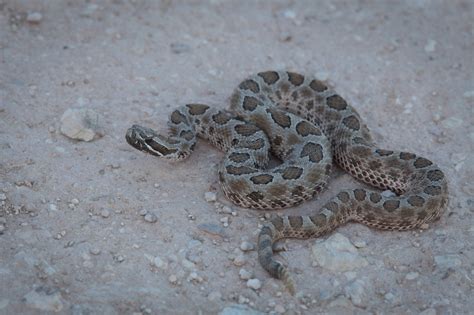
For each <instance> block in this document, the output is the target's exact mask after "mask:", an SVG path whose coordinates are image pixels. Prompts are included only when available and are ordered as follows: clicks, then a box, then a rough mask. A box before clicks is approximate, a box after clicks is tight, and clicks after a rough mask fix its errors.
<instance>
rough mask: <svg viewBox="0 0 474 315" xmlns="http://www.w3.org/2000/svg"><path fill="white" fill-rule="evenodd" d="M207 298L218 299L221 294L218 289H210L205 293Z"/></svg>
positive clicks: (220, 297)
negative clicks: (209, 291) (210, 290)
mask: <svg viewBox="0 0 474 315" xmlns="http://www.w3.org/2000/svg"><path fill="white" fill-rule="evenodd" d="M207 299H208V300H209V301H211V302H214V301H219V300H221V299H222V294H221V293H220V292H219V291H212V292H211V293H209V294H208V295H207Z"/></svg>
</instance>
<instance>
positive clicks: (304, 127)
mask: <svg viewBox="0 0 474 315" xmlns="http://www.w3.org/2000/svg"><path fill="white" fill-rule="evenodd" d="M296 131H297V132H298V134H300V135H302V136H303V137H306V136H307V135H316V136H320V135H321V131H320V130H319V129H318V128H317V127H316V126H315V125H313V124H312V123H309V122H307V121H304V120H303V121H300V122H299V123H298V124H297V125H296Z"/></svg>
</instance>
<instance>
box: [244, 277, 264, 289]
mask: <svg viewBox="0 0 474 315" xmlns="http://www.w3.org/2000/svg"><path fill="white" fill-rule="evenodd" d="M247 287H249V288H251V289H254V290H258V289H260V288H261V287H262V282H260V280H258V279H248V280H247Z"/></svg>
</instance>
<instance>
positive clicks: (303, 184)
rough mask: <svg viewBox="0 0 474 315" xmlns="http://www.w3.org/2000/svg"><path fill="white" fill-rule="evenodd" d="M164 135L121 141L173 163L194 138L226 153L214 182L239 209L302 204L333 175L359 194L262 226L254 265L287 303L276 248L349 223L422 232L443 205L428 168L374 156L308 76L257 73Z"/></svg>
mask: <svg viewBox="0 0 474 315" xmlns="http://www.w3.org/2000/svg"><path fill="white" fill-rule="evenodd" d="M168 127H169V132H168V134H166V135H163V134H160V133H158V132H156V131H155V130H153V129H151V128H148V127H144V126H140V125H133V126H132V127H130V128H129V129H128V130H127V132H126V136H125V138H126V141H127V142H128V143H129V144H130V145H131V146H133V147H134V148H136V149H138V150H140V151H143V152H146V153H149V154H152V155H154V156H158V157H161V158H165V159H169V160H172V161H179V160H183V159H186V158H187V157H188V156H189V155H190V154H191V153H192V152H193V150H194V148H195V145H196V141H197V138H198V137H199V138H203V139H205V140H207V141H208V142H209V143H211V144H212V145H214V146H216V147H217V148H218V149H220V150H222V151H224V152H225V153H224V158H223V160H222V162H221V163H220V164H219V167H218V176H219V181H220V183H221V186H222V190H223V192H224V194H225V195H226V196H227V198H228V199H230V200H231V201H232V202H233V203H235V204H236V205H238V206H240V207H244V208H252V209H259V210H273V209H281V208H287V207H292V206H296V205H298V204H301V203H302V202H304V201H306V200H309V199H312V198H313V197H315V196H316V195H318V194H319V193H320V192H321V191H322V190H324V189H325V187H326V186H327V183H328V179H329V176H330V173H331V170H332V169H333V166H334V165H337V166H338V167H340V168H342V169H343V170H344V171H346V172H347V173H349V174H350V175H352V176H353V177H354V178H355V179H357V180H359V181H360V182H362V183H365V184H366V185H361V186H362V187H359V188H355V189H343V190H341V191H340V192H339V193H338V194H337V195H335V196H333V197H332V198H331V199H330V200H329V201H328V202H327V203H325V204H324V205H323V206H322V207H321V208H320V209H319V210H318V211H315V212H314V214H311V215H305V216H302V215H273V216H271V218H270V219H268V220H266V221H265V223H264V224H263V226H262V228H261V230H260V232H259V236H258V241H257V253H258V260H259V263H260V265H261V266H262V267H263V269H265V270H266V271H267V272H268V273H269V274H270V275H271V276H272V277H274V278H277V279H281V280H282V281H283V283H284V285H285V286H286V287H287V288H288V290H289V291H290V293H291V294H294V293H295V284H294V281H293V279H292V277H291V275H290V273H289V271H288V269H287V267H285V266H284V265H283V264H282V263H281V262H279V261H278V260H276V259H275V258H274V251H275V248H276V247H275V243H276V242H277V241H279V240H281V239H284V238H301V239H307V238H316V237H320V236H322V235H324V234H327V233H329V232H331V231H334V230H335V229H336V228H337V227H339V226H341V225H344V224H345V223H347V222H357V223H362V224H365V225H367V226H369V227H373V228H376V229H381V230H391V231H404V230H409V229H414V228H420V227H423V226H424V225H426V224H427V223H428V222H431V221H435V220H437V219H439V218H440V217H441V215H442V213H443V211H444V209H445V207H446V205H447V202H448V185H447V179H446V177H445V175H444V173H443V172H442V170H441V169H440V168H439V167H438V166H437V165H436V164H434V163H433V162H432V161H430V160H429V159H427V158H424V157H422V156H419V155H416V154H414V153H410V152H404V151H393V150H388V149H382V148H379V147H378V146H377V145H376V144H375V143H374V141H373V139H372V137H371V135H370V132H369V129H368V127H367V125H366V124H365V123H364V122H363V120H362V119H361V117H360V115H359V114H358V113H357V111H356V110H355V109H354V107H352V106H351V105H349V104H348V103H347V101H346V100H345V99H344V98H342V97H341V96H340V95H339V94H337V93H336V91H335V90H334V89H333V88H332V87H330V86H329V85H328V84H327V83H326V82H324V81H321V80H318V79H316V78H314V77H313V76H305V75H303V74H299V73H296V72H290V71H264V72H259V73H257V74H254V75H251V76H249V77H248V78H247V79H245V80H244V81H242V82H241V83H240V84H239V85H238V87H237V88H236V89H235V91H234V92H233V94H232V96H231V97H230V109H228V110H223V109H219V108H217V107H213V106H209V105H206V104H201V103H192V104H186V105H183V106H181V107H179V108H177V109H176V110H174V111H173V112H172V113H171V115H170V117H169V121H168ZM272 161H273V162H272ZM384 191H391V192H392V193H388V194H387V193H384Z"/></svg>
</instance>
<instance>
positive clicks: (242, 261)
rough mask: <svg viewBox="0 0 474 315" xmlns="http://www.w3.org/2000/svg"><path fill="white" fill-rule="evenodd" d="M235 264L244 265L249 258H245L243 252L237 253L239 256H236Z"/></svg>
mask: <svg viewBox="0 0 474 315" xmlns="http://www.w3.org/2000/svg"><path fill="white" fill-rule="evenodd" d="M233 263H234V265H236V266H239V267H240V266H243V265H245V264H246V263H247V259H246V258H245V256H244V255H243V254H239V255H237V257H235V258H234V261H233Z"/></svg>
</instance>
